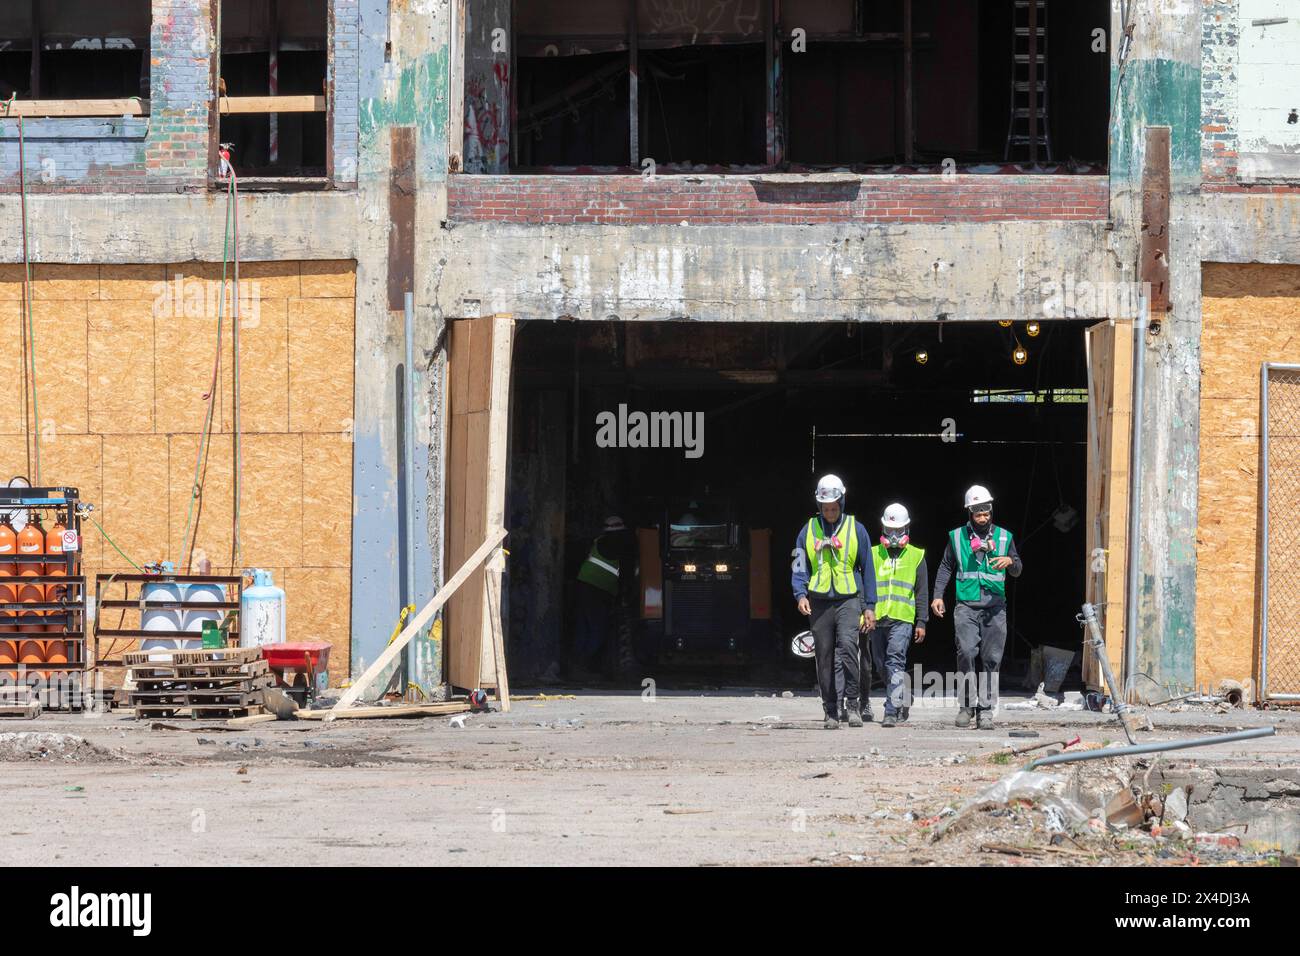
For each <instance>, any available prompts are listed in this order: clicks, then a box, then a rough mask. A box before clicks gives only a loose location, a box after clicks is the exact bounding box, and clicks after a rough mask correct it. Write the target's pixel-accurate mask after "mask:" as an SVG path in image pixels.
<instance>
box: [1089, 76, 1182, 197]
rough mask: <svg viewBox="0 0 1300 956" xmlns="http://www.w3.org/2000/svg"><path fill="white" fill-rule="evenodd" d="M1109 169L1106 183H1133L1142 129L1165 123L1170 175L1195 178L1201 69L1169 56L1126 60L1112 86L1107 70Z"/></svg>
mask: <svg viewBox="0 0 1300 956" xmlns="http://www.w3.org/2000/svg"><path fill="white" fill-rule="evenodd" d="M1112 74H1113V76H1112V80H1111V102H1112V103H1113V104H1114V108H1113V109H1112V110H1111V127H1110V168H1111V184H1112V187H1113V188H1114V187H1116V186H1120V185H1128V184H1130V183H1131V184H1132V185H1137V184H1138V180H1140V178H1141V167H1140V166H1139V165H1137V162H1138V158H1139V155H1140V151H1141V145H1142V138H1143V136H1144V135H1145V133H1144V130H1145V128H1146V127H1148V126H1168V127H1170V129H1171V130H1172V133H1171V153H1172V155H1171V170H1172V173H1173V177H1174V179H1175V180H1176V181H1177V180H1184V181H1185V180H1188V179H1191V180H1195V181H1197V182H1199V181H1200V174H1201V70H1200V67H1198V66H1195V65H1193V64H1191V63H1180V62H1177V61H1175V60H1162V59H1151V60H1135V59H1130V60H1129V61H1128V63H1127V65H1126V66H1125V69H1124V75H1123V78H1122V81H1119V82H1120V85H1119V87H1118V89H1116V82H1117V79H1118V74H1117V72H1116V71H1114V70H1112Z"/></svg>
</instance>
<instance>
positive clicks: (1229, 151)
mask: <svg viewBox="0 0 1300 956" xmlns="http://www.w3.org/2000/svg"><path fill="white" fill-rule="evenodd" d="M1202 2H1203V4H1204V8H1203V12H1202V15H1201V174H1202V176H1203V178H1204V181H1205V182H1207V183H1226V182H1235V181H1236V179H1237V41H1238V34H1237V5H1238V0H1202Z"/></svg>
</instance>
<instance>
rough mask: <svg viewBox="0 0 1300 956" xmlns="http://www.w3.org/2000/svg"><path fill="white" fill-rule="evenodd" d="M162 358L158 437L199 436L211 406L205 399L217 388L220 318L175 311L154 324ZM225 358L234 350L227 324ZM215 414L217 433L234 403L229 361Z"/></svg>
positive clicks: (158, 362) (158, 367)
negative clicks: (215, 372)
mask: <svg viewBox="0 0 1300 956" xmlns="http://www.w3.org/2000/svg"><path fill="white" fill-rule="evenodd" d="M154 328H155V336H156V338H155V342H156V347H157V359H156V361H155V366H154V380H155V383H156V387H157V390H158V401H157V420H156V427H157V430H158V431H159V432H165V433H169V434H170V433H184V432H189V433H192V434H198V433H199V432H201V431H202V430H203V422H204V418H205V416H206V415H207V410H208V403H207V400H206V399H205V398H204V396H205V395H206V394H207V393H208V392H209V391H210V390H211V388H212V369H213V365H214V364H215V362H216V350H217V319H216V316H215V315H207V314H201V315H192V316H187V315H184V314H181V315H179V316H178V315H175V314H172V313H171V311H170V310H167V311H166V312H165V313H164V314H161V315H159V316H158V318H157V320H156V321H155V324H154ZM223 338H224V340H225V350H224V351H225V353H226V354H229V351H230V324H229V322H226V323H224V327H223ZM223 365H224V366H225V369H224V371H225V374H224V375H223V376H222V378H221V382H222V384H221V385H219V386H218V392H217V395H216V396H215V399H214V401H215V403H216V407H215V408H214V409H213V424H212V426H211V427H212V428H213V429H214V430H220V429H221V422H222V416H221V411H222V409H223V408H224V407H226V406H228V405H229V403H230V399H229V397H228V396H229V395H230V391H229V389H228V388H227V387H226V383H228V382H229V369H230V363H229V361H226V362H224V363H223Z"/></svg>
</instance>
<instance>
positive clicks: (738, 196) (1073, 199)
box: [447, 175, 1109, 225]
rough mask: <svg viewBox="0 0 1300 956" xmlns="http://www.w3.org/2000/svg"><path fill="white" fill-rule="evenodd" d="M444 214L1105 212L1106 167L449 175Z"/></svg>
mask: <svg viewBox="0 0 1300 956" xmlns="http://www.w3.org/2000/svg"><path fill="white" fill-rule="evenodd" d="M447 215H448V219H449V220H450V221H452V222H488V221H490V222H508V223H527V224H532V225H574V224H586V223H590V224H599V225H643V224H650V225H653V224H664V225H675V224H677V223H680V222H683V221H686V222H689V223H691V224H693V225H709V224H715V223H723V224H743V223H780V224H790V225H800V224H812V223H841V222H878V223H890V222H898V223H907V222H917V223H953V222H996V221H1016V220H1075V219H1086V220H1096V219H1105V218H1107V216H1108V215H1109V185H1108V183H1107V180H1106V177H1104V176H958V177H956V178H955V179H953V180H948V179H945V178H942V177H937V176H888V177H886V176H881V177H864V178H861V179H853V180H848V181H844V182H799V181H791V182H781V183H777V182H764V181H763V180H762V179H761V178H759V177H754V178H751V177H746V176H734V177H709V178H694V177H681V178H678V177H667V176H660V177H658V178H657V179H655V180H646V179H643V178H642V177H639V176H472V175H461V176H452V177H451V178H450V179H449V181H448V213H447Z"/></svg>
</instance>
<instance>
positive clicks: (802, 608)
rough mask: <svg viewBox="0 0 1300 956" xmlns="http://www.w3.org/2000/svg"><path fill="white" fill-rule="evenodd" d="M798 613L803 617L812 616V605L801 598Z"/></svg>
mask: <svg viewBox="0 0 1300 956" xmlns="http://www.w3.org/2000/svg"><path fill="white" fill-rule="evenodd" d="M799 613H800V614H802V615H803V616H804V617H809V616H810V615H811V614H812V605H811V604H809V603H808V599H807V598H806V597H801V598H800V599H799Z"/></svg>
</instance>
